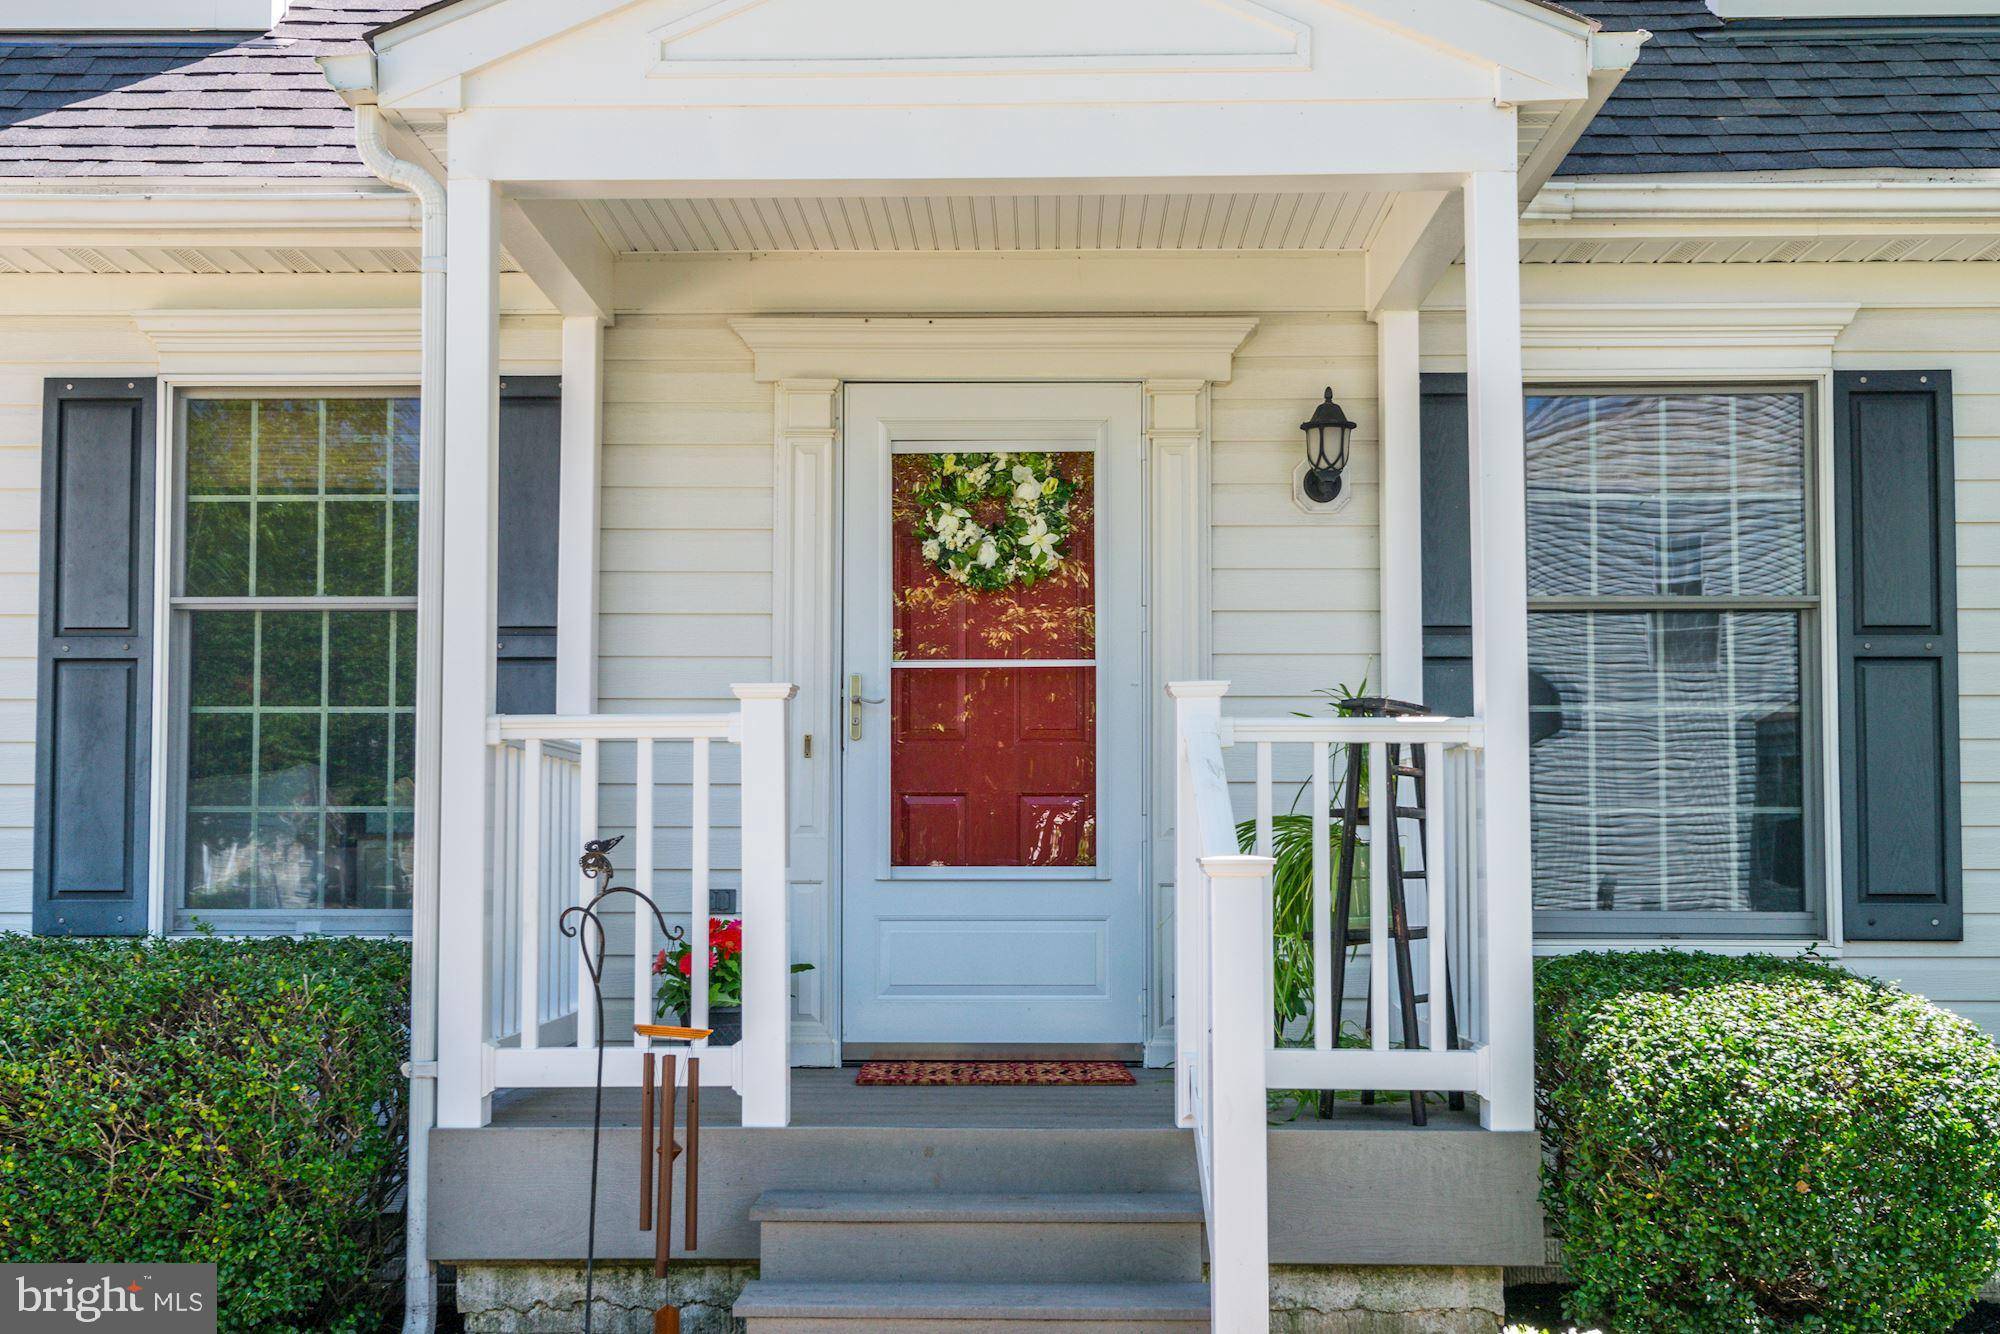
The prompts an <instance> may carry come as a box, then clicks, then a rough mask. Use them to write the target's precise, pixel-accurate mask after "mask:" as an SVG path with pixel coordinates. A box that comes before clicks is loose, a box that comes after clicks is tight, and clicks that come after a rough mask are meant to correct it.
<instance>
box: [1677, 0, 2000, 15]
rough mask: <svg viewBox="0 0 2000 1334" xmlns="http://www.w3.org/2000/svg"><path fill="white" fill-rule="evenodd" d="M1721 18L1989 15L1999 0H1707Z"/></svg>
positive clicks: (1995, 11) (1999, 8)
mask: <svg viewBox="0 0 2000 1334" xmlns="http://www.w3.org/2000/svg"><path fill="white" fill-rule="evenodd" d="M1708 7H1709V9H1710V10H1711V11H1713V12H1714V13H1715V15H1716V16H1717V17H1718V18H1725V19H1910V18H1993V17H1996V16H2000V0H1708Z"/></svg>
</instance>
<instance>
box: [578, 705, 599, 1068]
mask: <svg viewBox="0 0 2000 1334" xmlns="http://www.w3.org/2000/svg"><path fill="white" fill-rule="evenodd" d="M597 763H598V757H597V738H595V737H586V738H585V739H584V742H583V777H582V781H581V783H580V785H579V790H578V792H577V807H578V815H579V823H580V824H581V825H582V826H583V837H584V839H585V840H586V841H588V840H592V839H595V838H596V837H597V836H598V832H597ZM605 888H606V886H605V884H604V883H603V882H602V881H598V880H592V879H591V878H590V877H589V876H586V875H583V874H582V873H581V872H578V873H577V877H576V901H577V902H578V903H579V904H587V903H589V902H590V901H591V900H592V899H593V898H595V897H597V895H598V894H600V893H602V892H603V891H604V890H605ZM578 925H579V927H580V929H581V930H582V932H583V948H582V950H581V951H579V955H580V956H581V955H589V956H590V961H591V962H592V963H595V962H596V961H597V956H596V954H595V953H593V951H594V950H596V949H597V948H598V947H599V942H598V939H597V936H596V933H595V931H593V930H592V928H591V926H590V924H589V923H587V922H585V923H579V924H578ZM597 1042H598V1034H597V1007H596V1005H595V1004H594V1003H593V1002H592V1000H591V989H590V969H589V968H587V967H580V968H578V969H577V970H576V1045H577V1046H579V1047H585V1048H588V1047H595V1046H596V1045H597Z"/></svg>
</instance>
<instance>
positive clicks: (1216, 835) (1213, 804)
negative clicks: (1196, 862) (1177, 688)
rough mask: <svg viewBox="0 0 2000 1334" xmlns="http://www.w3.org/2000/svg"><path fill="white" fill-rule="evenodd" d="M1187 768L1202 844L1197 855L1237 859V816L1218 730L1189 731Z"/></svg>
mask: <svg viewBox="0 0 2000 1334" xmlns="http://www.w3.org/2000/svg"><path fill="white" fill-rule="evenodd" d="M1187 765H1188V776H1189V779H1190V781H1191V782H1192V783H1193V786H1194V809H1195V826H1196V830H1197V832H1198V834H1199V842H1200V847H1199V849H1198V850H1197V854H1196V855H1198V856H1200V857H1203V858H1208V857H1234V856H1236V855H1237V854H1238V851H1239V849H1238V848H1237V846H1236V813H1235V811H1234V809H1233V808H1232V807H1231V806H1230V802H1229V774H1228V772H1227V771H1226V770H1224V769H1223V767H1222V742H1221V739H1220V737H1219V736H1218V729H1217V728H1216V727H1215V726H1213V725H1211V724H1210V723H1208V722H1206V721H1202V722H1197V723H1196V724H1195V725H1194V726H1192V727H1191V728H1189V729H1188V733H1187Z"/></svg>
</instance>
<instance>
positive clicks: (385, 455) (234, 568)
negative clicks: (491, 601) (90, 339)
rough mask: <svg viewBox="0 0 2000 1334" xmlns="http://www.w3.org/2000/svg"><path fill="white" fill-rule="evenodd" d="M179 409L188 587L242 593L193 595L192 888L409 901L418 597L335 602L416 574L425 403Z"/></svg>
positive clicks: (210, 893) (263, 899)
mask: <svg viewBox="0 0 2000 1334" xmlns="http://www.w3.org/2000/svg"><path fill="white" fill-rule="evenodd" d="M185 422H186V427H185V436H184V452H185V488H186V489H185V494H184V496H183V507H182V525H183V526H182V534H183V550H184V553H185V554H184V562H183V570H182V576H181V590H180V596H181V598H182V599H201V598H215V597H228V598H234V599H243V600H245V601H246V602H247V603H248V606H247V607H246V606H244V605H243V604H241V603H239V604H237V605H236V606H232V607H230V608H227V609H223V608H209V607H204V606H202V605H200V604H199V603H198V602H196V603H188V602H186V601H183V602H182V604H181V616H182V621H183V626H184V630H185V639H184V642H185V644H186V645H187V669H186V686H185V688H186V700H187V716H186V722H185V738H186V740H185V758H186V769H185V782H184V787H183V802H184V808H185V817H186V824H185V837H184V840H183V846H184V849H185V854H184V856H185V865H184V868H183V869H184V877H185V879H184V886H185V888H184V896H183V897H184V906H185V907H186V908H188V909H190V910H196V911H199V910H204V909H205V910H210V911H214V910H224V909H230V910H234V909H290V910H321V909H398V910H402V909H407V908H408V907H409V896H410V849H411V832H412V829H411V822H412V809H413V806H414V793H413V781H414V764H413V761H414V752H415V741H416V711H415V707H414V700H415V696H414V679H413V678H414V669H415V662H416V617H415V614H414V611H413V610H412V609H410V608H413V607H414V602H413V601H411V602H410V603H409V607H408V608H404V607H398V606H397V605H396V604H394V603H391V604H390V605H388V606H387V607H384V606H383V605H382V604H381V603H379V602H378V603H376V604H375V605H374V606H356V605H353V604H352V603H345V604H344V603H342V602H341V601H339V600H340V599H350V598H369V599H380V598H385V597H387V598H401V599H410V598H411V595H412V594H413V593H414V591H415V545H416V503H415V495H414V492H415V485H416V480H415V479H416V440H417V408H416V401H415V400H414V399H406V398H326V399H322V398H304V397H295V398H282V399H235V400H230V399H191V400H189V401H188V403H187V404H186V416H185ZM281 599H282V601H280V600H281ZM259 603H267V604H269V605H265V606H259V605H258V604H259ZM302 604H303V605H302ZM316 604H317V605H316Z"/></svg>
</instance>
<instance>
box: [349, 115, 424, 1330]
mask: <svg viewBox="0 0 2000 1334" xmlns="http://www.w3.org/2000/svg"><path fill="white" fill-rule="evenodd" d="M354 138H355V144H356V146H357V147H358V148H359V149H360V152H361V160H362V162H364V163H366V164H367V167H368V169H369V170H370V171H372V172H374V173H375V174H376V175H377V176H379V177H381V178H382V179H383V180H384V181H387V182H388V183H389V184H391V185H393V186H395V187H397V188H398V189H401V190H408V191H409V192H410V193H411V194H414V195H415V196H416V197H417V200H418V202H419V204H420V205H421V206H422V210H423V245H424V259H423V315H422V326H421V333H420V337H421V339H422V343H423V381H422V384H421V386H420V388H419V394H420V398H419V400H418V411H419V413H420V414H421V415H420V421H419V426H418V449H419V456H418V465H417V551H418V564H417V755H416V762H417V813H416V866H415V868H414V870H413V874H412V876H411V881H412V883H411V892H410V1066H409V1069H410V1129H409V1170H408V1173H407V1179H406V1182H405V1186H404V1199H405V1201H406V1213H407V1221H406V1224H405V1243H406V1256H405V1259H404V1276H403V1291H404V1298H403V1303H404V1306H403V1309H404V1315H403V1331H404V1334H430V1331H431V1330H432V1329H433V1328H434V1327H435V1325H436V1323H437V1275H436V1273H435V1271H434V1270H433V1269H432V1267H431V1260H430V1131H431V1126H432V1123H433V1122H435V1121H436V1120H437V1010H438V992H437V954H438V881H439V878H440V873H441V869H442V868H441V865H440V861H439V852H440V849H439V846H438V786H439V782H440V780H441V778H442V774H441V772H440V768H439V764H438V760H439V753H438V752H439V745H438V722H439V718H438V714H439V709H440V707H441V705H442V703H443V670H442V666H443V659H442V654H441V652H440V649H441V647H442V642H441V641H442V633H443V620H444V601H443V574H444V354H445V347H444V312H445V305H444V302H445V290H444V284H445V253H446V247H445V211H444V210H445V192H444V184H443V182H441V181H439V180H438V179H437V178H436V177H435V176H433V175H431V174H430V173H429V172H428V171H425V170H424V169H423V168H422V167H419V166H417V165H416V164H415V163H413V162H406V161H404V160H403V159H402V158H399V157H397V156H396V155H395V154H393V153H391V152H390V151H389V149H388V147H387V145H386V144H385V143H384V142H383V137H382V112H381V110H380V109H379V108H377V107H373V106H357V107H355V108H354Z"/></svg>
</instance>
